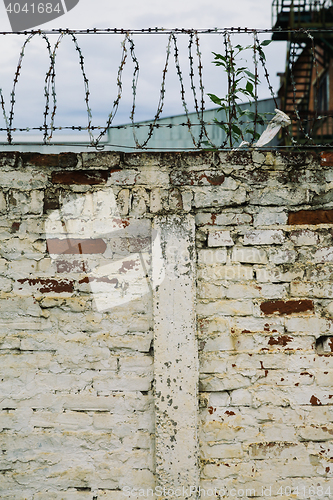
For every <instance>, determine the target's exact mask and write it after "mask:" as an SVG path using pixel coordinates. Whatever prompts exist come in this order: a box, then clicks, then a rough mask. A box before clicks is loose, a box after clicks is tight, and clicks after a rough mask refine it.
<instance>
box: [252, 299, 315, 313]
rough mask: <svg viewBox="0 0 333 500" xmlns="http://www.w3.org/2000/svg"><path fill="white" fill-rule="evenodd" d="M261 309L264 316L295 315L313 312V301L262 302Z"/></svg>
mask: <svg viewBox="0 0 333 500" xmlns="http://www.w3.org/2000/svg"><path fill="white" fill-rule="evenodd" d="M260 309H261V311H262V312H263V313H264V314H274V313H278V314H294V313H300V312H306V311H313V310H314V305H313V301H312V300H307V299H303V300H274V301H269V302H262V303H261V304H260Z"/></svg>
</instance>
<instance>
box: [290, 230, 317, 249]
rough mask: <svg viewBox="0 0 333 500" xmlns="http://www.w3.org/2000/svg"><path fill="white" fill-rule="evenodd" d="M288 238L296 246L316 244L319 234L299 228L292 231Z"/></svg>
mask: <svg viewBox="0 0 333 500" xmlns="http://www.w3.org/2000/svg"><path fill="white" fill-rule="evenodd" d="M290 239H291V241H292V242H293V243H294V245H296V246H302V245H317V243H318V241H319V236H318V234H317V233H316V232H315V231H310V230H308V229H300V230H299V231H292V232H291V233H290Z"/></svg>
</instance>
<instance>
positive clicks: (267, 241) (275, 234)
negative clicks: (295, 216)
mask: <svg viewBox="0 0 333 500" xmlns="http://www.w3.org/2000/svg"><path fill="white" fill-rule="evenodd" d="M284 239H285V236H284V233H283V231H281V230H273V229H262V230H260V229H255V230H252V231H251V232H248V233H245V234H244V240H243V244H244V245H282V243H283V242H284Z"/></svg>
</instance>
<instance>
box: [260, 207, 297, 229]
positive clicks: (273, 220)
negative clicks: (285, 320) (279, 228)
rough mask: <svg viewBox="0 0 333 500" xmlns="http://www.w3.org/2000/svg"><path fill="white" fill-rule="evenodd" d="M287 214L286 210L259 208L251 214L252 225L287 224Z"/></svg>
mask: <svg viewBox="0 0 333 500" xmlns="http://www.w3.org/2000/svg"><path fill="white" fill-rule="evenodd" d="M287 220H288V216H287V214H286V212H268V211H267V210H261V211H260V212H259V213H258V214H255V215H254V216H253V225H254V227H257V226H275V225H281V224H287Z"/></svg>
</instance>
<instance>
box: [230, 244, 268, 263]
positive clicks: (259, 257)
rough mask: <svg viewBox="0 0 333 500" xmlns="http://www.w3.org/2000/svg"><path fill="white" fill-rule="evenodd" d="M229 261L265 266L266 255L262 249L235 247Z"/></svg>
mask: <svg viewBox="0 0 333 500" xmlns="http://www.w3.org/2000/svg"><path fill="white" fill-rule="evenodd" d="M231 260H232V261H233V262H241V263H242V264H246V263H247V264H266V263H267V254H266V252H265V250H264V249H262V248H249V247H238V246H235V247H234V248H233V249H232V254H231Z"/></svg>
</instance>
